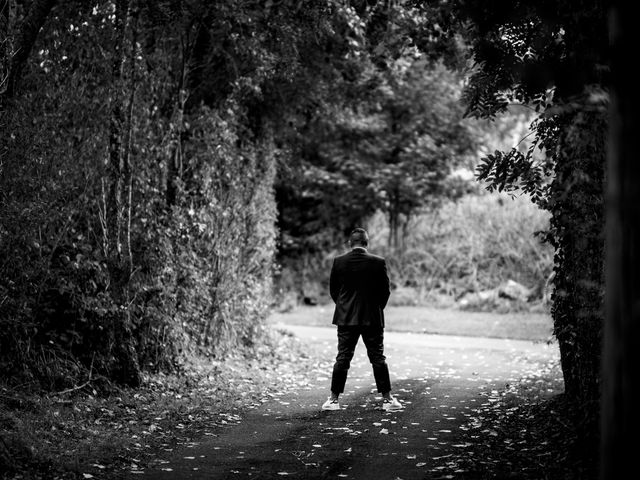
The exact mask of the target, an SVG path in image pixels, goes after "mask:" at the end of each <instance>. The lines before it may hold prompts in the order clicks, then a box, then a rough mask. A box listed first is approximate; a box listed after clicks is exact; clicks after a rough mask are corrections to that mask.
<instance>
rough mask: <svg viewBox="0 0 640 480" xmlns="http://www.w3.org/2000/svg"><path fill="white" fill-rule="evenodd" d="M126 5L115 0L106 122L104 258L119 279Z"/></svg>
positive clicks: (124, 0) (113, 274)
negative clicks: (110, 88) (109, 91)
mask: <svg viewBox="0 0 640 480" xmlns="http://www.w3.org/2000/svg"><path fill="white" fill-rule="evenodd" d="M128 16H129V2H128V1H127V0H118V1H117V2H116V13H115V25H114V31H115V36H116V38H115V42H114V43H115V44H114V52H113V67H112V75H113V77H112V98H111V102H112V104H111V117H110V120H109V159H108V165H107V166H108V169H107V170H108V182H107V184H108V190H107V204H106V205H105V209H106V234H105V237H106V245H107V252H106V254H107V258H108V259H109V261H110V267H111V270H112V276H114V277H116V276H119V275H120V273H119V272H118V269H119V267H120V264H121V262H122V225H123V214H122V213H123V209H122V206H123V205H122V199H123V190H124V152H123V150H122V146H123V130H124V124H125V109H124V98H123V97H124V95H123V76H124V65H125V61H126V53H125V38H126V34H127V28H126V27H127V18H128Z"/></svg>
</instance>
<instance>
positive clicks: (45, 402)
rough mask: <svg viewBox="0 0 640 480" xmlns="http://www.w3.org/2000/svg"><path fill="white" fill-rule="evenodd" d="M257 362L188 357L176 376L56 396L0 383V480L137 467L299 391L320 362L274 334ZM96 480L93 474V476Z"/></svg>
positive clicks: (158, 376) (148, 377)
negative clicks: (276, 393)
mask: <svg viewBox="0 0 640 480" xmlns="http://www.w3.org/2000/svg"><path fill="white" fill-rule="evenodd" d="M267 337H268V339H267V341H265V343H264V344H263V345H261V346H260V347H259V348H257V349H256V351H255V353H254V354H252V355H230V356H229V357H227V358H226V359H212V358H206V357H192V358H190V360H189V364H188V365H185V366H184V368H183V370H182V371H181V372H180V373H173V374H167V373H145V376H144V380H143V384H142V386H141V387H140V388H137V389H132V388H127V387H122V386H118V385H116V384H113V383H105V382H102V383H100V384H99V385H98V384H93V383H91V382H89V383H87V384H84V385H82V386H81V388H78V389H69V390H67V391H62V392H57V393H55V392H54V393H52V392H42V391H40V390H38V389H37V385H36V384H34V385H33V387H34V388H33V389H30V388H29V387H30V386H29V385H21V386H18V387H19V388H18V387H16V386H12V387H10V386H8V385H7V384H6V383H4V384H0V432H1V433H0V472H2V473H1V474H0V478H2V479H3V480H5V479H16V480H17V479H47V480H53V479H75V478H90V477H85V476H84V475H85V474H87V473H88V472H92V471H93V472H100V471H107V470H110V471H116V472H117V471H121V469H124V468H126V469H127V470H132V469H134V470H135V468H136V465H139V466H140V468H144V463H145V462H146V461H147V460H148V459H149V456H150V455H151V453H152V452H153V450H154V449H157V448H159V447H163V448H167V447H170V446H172V445H174V444H176V443H177V442H181V441H186V439H188V438H193V437H195V436H202V435H206V434H208V433H211V432H213V431H215V430H216V428H218V427H219V426H220V425H224V424H225V423H227V422H229V421H230V419H234V418H236V416H237V415H240V414H241V413H242V412H243V411H244V410H246V409H247V408H252V407H256V406H259V405H261V404H262V403H264V402H265V401H266V400H267V399H269V398H270V396H269V395H270V394H271V392H273V390H274V388H275V386H276V385H277V386H278V388H279V389H280V390H285V391H286V390H287V389H290V388H295V386H296V385H298V383H299V382H300V379H301V378H303V377H304V374H305V372H306V370H307V369H308V368H310V367H309V364H310V363H311V362H313V361H314V360H313V359H312V358H310V357H309V356H308V354H307V353H305V351H304V350H303V349H302V347H301V345H300V344H299V342H298V340H297V339H296V338H294V337H292V336H291V335H290V334H287V333H286V332H280V331H274V332H271V333H270V335H268V336H267ZM88 474H89V475H91V473H88Z"/></svg>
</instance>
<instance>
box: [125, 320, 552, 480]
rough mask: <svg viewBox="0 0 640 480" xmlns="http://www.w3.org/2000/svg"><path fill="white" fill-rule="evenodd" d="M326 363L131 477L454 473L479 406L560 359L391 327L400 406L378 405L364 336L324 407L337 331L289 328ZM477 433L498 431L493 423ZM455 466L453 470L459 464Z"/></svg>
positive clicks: (539, 346)
mask: <svg viewBox="0 0 640 480" xmlns="http://www.w3.org/2000/svg"><path fill="white" fill-rule="evenodd" d="M282 327H283V328H286V329H288V330H290V331H291V332H292V333H293V334H295V335H296V336H299V337H300V338H302V339H305V341H307V342H308V344H309V349H310V350H314V351H315V352H313V353H314V354H319V355H322V356H323V357H322V358H326V359H327V361H326V363H324V364H323V365H322V366H321V367H320V368H318V369H317V371H314V372H312V374H311V375H310V376H309V378H308V379H307V381H306V382H304V383H303V384H301V385H300V388H299V389H298V390H297V391H295V392H293V393H288V394H282V395H274V397H273V398H272V400H270V401H269V402H266V403H264V404H263V405H261V406H259V407H257V408H254V409H252V410H250V411H249V412H248V413H246V414H244V416H242V418H240V417H229V423H228V424H227V425H225V426H224V427H223V428H222V429H221V430H220V429H218V430H216V432H215V433H210V434H209V435H208V436H205V437H204V438H202V439H200V440H199V441H197V442H193V443H191V444H188V445H183V446H181V447H180V448H179V449H177V450H175V449H174V450H171V451H166V452H165V453H166V455H165V454H163V455H160V457H159V458H158V459H157V461H155V462H154V463H153V465H152V467H151V468H147V469H146V470H144V472H139V473H136V474H135V475H134V474H131V475H130V476H129V477H127V478H145V479H158V480H160V479H163V480H169V479H208V480H213V479H242V478H252V479H275V478H278V479H283V478H296V479H297V478H300V479H320V478H331V479H337V478H346V479H358V480H365V479H367V480H397V479H402V480H410V479H425V478H429V479H437V478H454V477H453V476H451V474H450V473H448V474H445V473H444V472H451V471H455V465H451V464H450V463H449V464H448V463H447V458H448V456H449V455H450V454H451V453H453V452H455V451H459V449H461V448H465V445H466V442H467V441H468V440H469V435H471V434H472V432H471V431H470V430H469V429H468V427H467V426H466V425H467V424H468V422H469V421H470V420H472V419H473V415H472V413H473V411H474V409H476V408H478V407H479V406H480V405H481V404H483V403H485V402H492V401H495V400H496V396H497V395H498V390H499V389H502V388H504V387H505V385H507V384H509V383H511V382H515V381H517V380H518V379H520V378H522V377H523V376H526V375H528V374H529V373H530V372H534V371H536V370H537V369H538V368H540V367H541V366H542V365H543V364H546V363H547V362H548V361H549V360H550V359H554V358H555V357H556V356H557V347H556V346H555V345H551V346H549V345H546V344H544V343H535V344H534V343H532V342H525V341H514V340H496V339H486V338H465V337H451V336H435V335H424V334H410V333H393V332H388V333H387V334H386V335H385V339H386V352H385V353H386V354H387V360H388V363H389V367H390V370H391V380H392V385H393V393H394V394H395V395H396V396H397V397H398V398H399V400H400V401H401V402H402V403H403V404H404V406H405V409H404V410H402V411H400V412H394V413H386V412H383V411H382V410H380V409H379V404H380V397H379V396H378V394H377V393H375V384H374V382H373V375H372V372H371V367H370V365H369V363H368V360H367V358H366V353H365V348H364V345H363V344H362V342H360V343H359V344H358V348H357V349H356V355H355V357H354V360H353V363H352V368H351V370H350V375H349V379H348V380H347V391H346V392H345V394H344V395H343V396H342V397H341V403H342V407H343V408H342V410H340V411H336V412H323V411H321V410H320V405H321V404H322V402H323V401H324V400H325V399H326V396H327V393H328V386H329V381H330V378H329V376H330V368H331V365H332V363H333V358H334V357H335V348H336V333H335V329H334V327H333V328H322V327H299V326H284V325H283V326H282ZM473 432H474V433H473V434H474V435H477V434H478V432H480V434H486V435H491V426H489V425H488V426H486V428H484V426H483V427H482V428H478V429H474V430H473ZM452 469H453V470H452Z"/></svg>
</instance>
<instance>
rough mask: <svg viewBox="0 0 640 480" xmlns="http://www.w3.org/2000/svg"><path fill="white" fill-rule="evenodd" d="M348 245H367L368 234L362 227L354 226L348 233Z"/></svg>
mask: <svg viewBox="0 0 640 480" xmlns="http://www.w3.org/2000/svg"><path fill="white" fill-rule="evenodd" d="M349 245H351V248H353V247H367V246H368V245H369V235H368V234H367V231H366V230H365V229H364V228H354V229H353V231H352V232H351V234H350V235H349Z"/></svg>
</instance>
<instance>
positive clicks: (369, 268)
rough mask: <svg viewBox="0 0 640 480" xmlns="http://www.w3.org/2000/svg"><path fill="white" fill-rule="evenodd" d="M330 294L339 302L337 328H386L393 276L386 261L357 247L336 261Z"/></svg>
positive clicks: (335, 322) (335, 317)
mask: <svg viewBox="0 0 640 480" xmlns="http://www.w3.org/2000/svg"><path fill="white" fill-rule="evenodd" d="M329 291H330V293H331V298H332V299H333V301H334V302H335V304H336V306H335V310H334V312H333V324H334V325H349V326H355V325H358V326H373V327H382V328H384V307H385V306H386V305H387V300H389V294H390V290H389V276H388V274H387V264H386V261H385V259H384V258H382V257H378V256H376V255H372V254H370V253H368V252H367V251H366V250H365V249H363V248H354V249H353V250H351V251H350V252H349V253H345V254H344V255H340V256H339V257H336V258H335V259H334V260H333V266H332V267H331V276H330V278H329Z"/></svg>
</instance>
